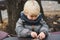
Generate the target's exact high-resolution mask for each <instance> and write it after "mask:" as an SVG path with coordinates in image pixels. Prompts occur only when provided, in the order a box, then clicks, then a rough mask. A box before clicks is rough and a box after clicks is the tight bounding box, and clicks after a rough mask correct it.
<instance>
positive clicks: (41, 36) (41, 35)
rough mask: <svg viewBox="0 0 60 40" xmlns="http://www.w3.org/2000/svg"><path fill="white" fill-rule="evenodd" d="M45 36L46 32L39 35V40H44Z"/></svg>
mask: <svg viewBox="0 0 60 40" xmlns="http://www.w3.org/2000/svg"><path fill="white" fill-rule="evenodd" d="M45 36H46V35H45V34H44V32H41V33H40V34H39V35H38V38H39V39H44V38H45Z"/></svg>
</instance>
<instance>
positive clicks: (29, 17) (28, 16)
mask: <svg viewBox="0 0 60 40" xmlns="http://www.w3.org/2000/svg"><path fill="white" fill-rule="evenodd" d="M26 16H27V18H28V19H29V20H36V19H37V18H38V16H37V15H35V16H32V15H29V14H27V15H26Z"/></svg>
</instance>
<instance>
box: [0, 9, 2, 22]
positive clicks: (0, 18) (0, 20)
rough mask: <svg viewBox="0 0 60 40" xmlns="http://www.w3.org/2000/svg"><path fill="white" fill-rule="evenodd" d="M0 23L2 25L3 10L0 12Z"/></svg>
mask: <svg viewBox="0 0 60 40" xmlns="http://www.w3.org/2000/svg"><path fill="white" fill-rule="evenodd" d="M0 23H2V16H1V10H0Z"/></svg>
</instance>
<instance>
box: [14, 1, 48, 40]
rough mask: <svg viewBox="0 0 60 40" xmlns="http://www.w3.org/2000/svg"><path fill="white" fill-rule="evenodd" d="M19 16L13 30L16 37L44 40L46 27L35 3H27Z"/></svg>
mask: <svg viewBox="0 0 60 40" xmlns="http://www.w3.org/2000/svg"><path fill="white" fill-rule="evenodd" d="M20 16H21V17H20V18H19V20H18V21H17V23H16V29H15V30H16V33H17V35H18V37H32V38H39V39H44V38H46V36H47V35H48V26H47V24H46V22H45V21H44V20H43V18H42V15H41V13H40V6H39V4H38V2H37V1H35V0H33V1H30V0H29V1H27V2H26V3H25V5H24V9H23V11H22V12H21V13H20Z"/></svg>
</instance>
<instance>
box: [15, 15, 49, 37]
mask: <svg viewBox="0 0 60 40" xmlns="http://www.w3.org/2000/svg"><path fill="white" fill-rule="evenodd" d="M23 16H24V15H22V17H23ZM27 20H28V19H27ZM23 22H25V20H24V19H23V20H22V19H21V18H19V20H18V21H17V23H16V28H15V31H16V33H17V35H18V37H28V36H30V35H31V32H32V29H34V30H33V31H34V32H37V33H40V32H44V33H45V34H46V35H47V34H48V31H49V30H48V29H49V28H48V25H47V24H46V22H45V21H44V20H43V18H41V19H40V21H39V23H41V24H38V23H37V24H38V25H34V26H32V25H29V24H28V23H29V22H28V23H27V24H24V25H23ZM26 22H27V21H26ZM35 22H36V21H35ZM31 24H32V23H31Z"/></svg>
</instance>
